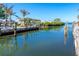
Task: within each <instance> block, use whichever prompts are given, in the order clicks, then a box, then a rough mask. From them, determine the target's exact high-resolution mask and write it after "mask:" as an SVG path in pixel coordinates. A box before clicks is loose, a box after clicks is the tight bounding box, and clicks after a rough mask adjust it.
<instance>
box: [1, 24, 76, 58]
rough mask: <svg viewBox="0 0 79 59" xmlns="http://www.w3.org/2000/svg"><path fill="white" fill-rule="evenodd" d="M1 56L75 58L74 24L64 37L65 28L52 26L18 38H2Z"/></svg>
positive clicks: (69, 25)
mask: <svg viewBox="0 0 79 59" xmlns="http://www.w3.org/2000/svg"><path fill="white" fill-rule="evenodd" d="M0 55H1V56H74V55H75V48H74V40H73V36H72V24H68V35H64V26H51V27H48V28H45V29H42V30H37V31H30V32H23V33H19V34H17V35H16V36H14V35H8V36H0Z"/></svg>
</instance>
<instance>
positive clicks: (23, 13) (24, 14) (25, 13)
mask: <svg viewBox="0 0 79 59" xmlns="http://www.w3.org/2000/svg"><path fill="white" fill-rule="evenodd" d="M20 12H21V14H22V16H23V19H22V21H23V23H24V26H25V25H26V22H25V21H26V20H27V19H25V17H26V15H28V14H30V13H29V12H28V11H27V10H25V9H21V10H20Z"/></svg>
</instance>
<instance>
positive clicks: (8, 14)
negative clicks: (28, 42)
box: [5, 5, 15, 21]
mask: <svg viewBox="0 0 79 59" xmlns="http://www.w3.org/2000/svg"><path fill="white" fill-rule="evenodd" d="M13 6H14V5H12V6H10V7H7V6H6V7H5V14H6V20H7V16H8V17H9V19H10V21H11V16H12V15H14V14H15V13H14V12H13V10H12V8H13Z"/></svg>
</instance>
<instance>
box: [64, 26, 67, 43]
mask: <svg viewBox="0 0 79 59" xmlns="http://www.w3.org/2000/svg"><path fill="white" fill-rule="evenodd" d="M67 38H68V26H67V25H65V26H64V45H66V42H67Z"/></svg>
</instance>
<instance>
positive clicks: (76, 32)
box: [72, 23, 79, 56]
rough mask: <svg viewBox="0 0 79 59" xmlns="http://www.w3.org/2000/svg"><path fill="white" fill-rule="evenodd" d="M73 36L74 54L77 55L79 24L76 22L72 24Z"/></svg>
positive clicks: (78, 48)
mask: <svg viewBox="0 0 79 59" xmlns="http://www.w3.org/2000/svg"><path fill="white" fill-rule="evenodd" d="M72 30H73V31H72V33H73V38H74V44H75V54H76V55H77V56H79V26H78V25H77V23H74V24H73V29H72Z"/></svg>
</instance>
